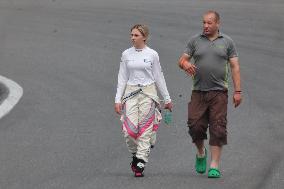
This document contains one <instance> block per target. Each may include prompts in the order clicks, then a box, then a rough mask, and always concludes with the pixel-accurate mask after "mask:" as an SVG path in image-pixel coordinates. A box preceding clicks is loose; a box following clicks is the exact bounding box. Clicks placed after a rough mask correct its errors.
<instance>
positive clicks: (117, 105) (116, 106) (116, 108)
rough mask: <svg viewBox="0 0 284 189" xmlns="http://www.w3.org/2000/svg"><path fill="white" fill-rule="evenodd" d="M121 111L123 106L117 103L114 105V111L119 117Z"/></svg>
mask: <svg viewBox="0 0 284 189" xmlns="http://www.w3.org/2000/svg"><path fill="white" fill-rule="evenodd" d="M121 110H122V105H121V103H115V104H114V111H115V112H116V113H117V114H118V115H121Z"/></svg>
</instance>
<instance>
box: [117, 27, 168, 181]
mask: <svg viewBox="0 0 284 189" xmlns="http://www.w3.org/2000/svg"><path fill="white" fill-rule="evenodd" d="M130 31H131V34H130V38H131V41H132V43H133V47H131V48H129V49H127V50H125V51H124V52H123V53H122V57H121V63H120V68H119V73H118V84H117V92H116V97H115V112H116V113H117V114H119V115H121V121H122V122H123V126H122V128H123V133H124V137H125V140H126V144H127V147H128V150H129V152H130V153H132V155H133V160H132V162H131V169H132V171H133V172H134V175H135V177H143V176H144V175H143V171H144V167H145V164H146V162H148V156H149V153H150V148H151V146H153V145H154V143H155V140H156V131H157V128H158V123H159V122H160V120H161V114H160V111H159V110H158V107H159V103H160V100H159V97H158V96H157V90H156V87H157V88H158V90H159V92H160V93H161V95H162V96H163V98H164V101H165V106H164V108H165V109H169V110H170V111H172V102H171V98H170V95H169V92H168V90H167V86H166V82H165V79H164V75H163V72H162V69H161V66H160V62H159V55H158V53H157V52H156V51H154V50H153V49H151V48H149V47H148V46H147V45H146V41H147V38H148V36H149V30H148V27H147V26H145V25H141V24H137V25H134V26H133V27H132V28H131V30H130ZM122 110H123V112H122Z"/></svg>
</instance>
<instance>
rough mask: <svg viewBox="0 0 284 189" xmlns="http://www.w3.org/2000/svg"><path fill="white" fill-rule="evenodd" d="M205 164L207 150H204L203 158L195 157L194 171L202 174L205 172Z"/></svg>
mask: <svg viewBox="0 0 284 189" xmlns="http://www.w3.org/2000/svg"><path fill="white" fill-rule="evenodd" d="M206 164H207V150H206V148H205V156H204V157H201V158H200V157H198V156H197V155H196V158H195V170H196V172H197V173H200V174H203V173H205V172H206Z"/></svg>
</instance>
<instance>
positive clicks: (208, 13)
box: [203, 10, 220, 23]
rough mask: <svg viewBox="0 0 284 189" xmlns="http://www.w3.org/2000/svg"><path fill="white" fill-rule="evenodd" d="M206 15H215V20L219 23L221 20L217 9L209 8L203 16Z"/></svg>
mask: <svg viewBox="0 0 284 189" xmlns="http://www.w3.org/2000/svg"><path fill="white" fill-rule="evenodd" d="M204 16H213V17H214V20H215V21H216V22H217V23H219V22H220V15H219V13H218V12H216V11H213V10H209V11H207V12H205V13H204V14H203V17H204Z"/></svg>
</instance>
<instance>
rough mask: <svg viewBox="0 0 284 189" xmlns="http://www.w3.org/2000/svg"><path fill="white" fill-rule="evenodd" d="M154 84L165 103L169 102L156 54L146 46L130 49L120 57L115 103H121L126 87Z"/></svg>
mask: <svg viewBox="0 0 284 189" xmlns="http://www.w3.org/2000/svg"><path fill="white" fill-rule="evenodd" d="M152 83H155V84H156V86H157V88H158V90H159V92H160V94H161V95H162V97H163V98H164V100H165V103H168V102H170V101H171V98H170V95H169V92H168V90H167V85H166V82H165V78H164V74H163V72H162V68H161V65H160V61H159V55H158V53H157V52H156V51H155V50H153V49H151V48H149V47H148V46H146V47H145V48H143V49H135V47H131V48H129V49H126V50H125V51H124V52H123V53H122V56H121V62H120V68H119V73H118V83H117V92H116V96H115V103H121V98H122V96H123V93H124V90H125V87H126V85H142V86H146V85H150V84H152Z"/></svg>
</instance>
